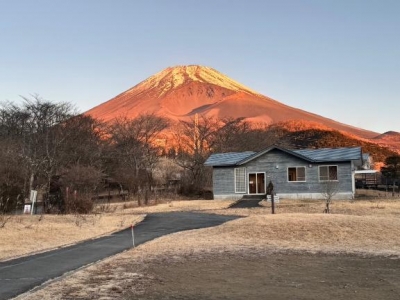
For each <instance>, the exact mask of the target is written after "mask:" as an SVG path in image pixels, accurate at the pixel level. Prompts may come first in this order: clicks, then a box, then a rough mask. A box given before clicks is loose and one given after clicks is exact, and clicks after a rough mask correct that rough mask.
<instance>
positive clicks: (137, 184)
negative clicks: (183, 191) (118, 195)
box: [109, 114, 169, 203]
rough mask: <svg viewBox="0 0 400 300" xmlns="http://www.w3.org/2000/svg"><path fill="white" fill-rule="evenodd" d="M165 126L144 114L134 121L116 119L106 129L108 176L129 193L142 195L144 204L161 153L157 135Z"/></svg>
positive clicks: (154, 116)
mask: <svg viewBox="0 0 400 300" xmlns="http://www.w3.org/2000/svg"><path fill="white" fill-rule="evenodd" d="M168 125H169V123H168V121H167V120H166V119H165V118H162V117H159V116H156V115H154V114H145V115H140V116H139V117H137V118H135V119H128V118H126V117H120V118H117V119H116V120H115V121H114V123H113V124H112V125H111V126H110V128H109V137H110V154H109V157H110V158H111V159H110V160H111V166H110V168H111V169H110V172H111V173H112V174H113V176H114V178H116V179H119V180H120V181H122V182H123V183H124V184H125V186H127V187H128V188H129V189H130V191H131V192H133V193H137V192H139V190H140V191H142V192H143V193H144V198H145V203H147V201H148V196H149V192H150V190H151V186H152V181H153V180H152V171H153V169H154V166H155V164H156V163H157V161H158V159H159V156H160V152H161V146H160V140H161V139H162V137H161V134H162V132H163V131H164V130H165V129H166V128H167V127H168Z"/></svg>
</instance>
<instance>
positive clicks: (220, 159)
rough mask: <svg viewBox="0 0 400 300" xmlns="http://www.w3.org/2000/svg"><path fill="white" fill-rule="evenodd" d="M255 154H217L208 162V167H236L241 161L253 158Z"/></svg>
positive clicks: (251, 152)
mask: <svg viewBox="0 0 400 300" xmlns="http://www.w3.org/2000/svg"><path fill="white" fill-rule="evenodd" d="M254 153H255V152H253V151H246V152H228V153H215V154H211V156H210V157H209V158H208V159H207V160H206V162H205V163H204V165H206V166H232V165H236V164H237V163H238V162H239V161H241V160H243V159H245V158H247V157H249V156H252V155H253V154H254Z"/></svg>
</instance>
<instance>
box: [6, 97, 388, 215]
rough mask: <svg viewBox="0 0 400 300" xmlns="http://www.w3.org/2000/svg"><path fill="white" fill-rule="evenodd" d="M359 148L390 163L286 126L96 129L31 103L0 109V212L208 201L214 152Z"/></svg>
mask: <svg viewBox="0 0 400 300" xmlns="http://www.w3.org/2000/svg"><path fill="white" fill-rule="evenodd" d="M273 144H275V145H280V146H283V147H286V148H321V147H347V146H360V145H361V146H362V147H363V151H364V152H369V153H370V154H371V155H372V156H373V157H374V158H375V159H377V160H380V161H383V160H384V159H385V158H386V157H389V156H394V155H395V153H393V152H391V151H390V150H388V149H386V148H383V147H379V146H377V145H375V144H373V143H368V142H364V141H358V140H355V139H351V138H349V137H347V136H345V135H343V134H342V133H340V132H337V131H330V130H322V129H305V130H301V131H293V130H289V129H288V128H285V124H274V125H271V126H267V125H265V124H259V126H254V124H253V125H251V124H249V123H248V122H246V121H245V120H244V119H242V118H238V119H234V118H225V119H215V118H208V117H206V116H197V115H195V116H194V117H193V118H192V119H190V120H188V121H180V122H178V123H171V121H169V120H167V119H166V118H163V117H160V116H156V115H154V114H144V115H140V116H139V117H137V118H135V119H128V118H126V117H123V116H122V117H119V118H116V119H115V120H113V121H112V122H108V123H105V122H101V121H100V120H96V119H93V118H92V117H90V116H89V115H84V114H79V113H78V112H77V111H76V110H75V109H74V107H73V106H72V105H71V104H70V103H53V102H50V101H47V100H44V99H42V98H40V97H39V96H37V95H35V96H32V97H31V98H23V102H22V104H20V105H17V104H14V103H10V102H8V103H4V104H2V106H1V107H0V212H2V213H7V212H10V211H14V210H16V209H18V210H21V209H22V207H23V205H24V203H26V202H27V200H26V199H28V198H29V195H30V192H31V191H32V190H36V191H38V199H39V200H40V201H42V203H43V205H42V209H43V211H44V212H48V213H68V212H79V213H86V212H88V211H90V210H91V209H92V207H93V201H94V199H95V198H97V196H99V195H104V194H107V192H108V193H109V196H110V197H111V194H110V191H111V190H113V191H115V190H117V191H119V195H120V196H121V199H127V198H129V197H136V198H137V199H139V200H138V203H139V204H140V205H146V204H148V203H149V201H150V200H151V199H152V198H154V197H155V196H154V195H155V194H157V193H158V194H160V193H164V192H165V193H175V194H183V195H192V196H196V197H208V198H210V191H211V186H212V182H211V178H212V176H211V175H212V171H211V169H210V168H206V167H204V162H205V160H206V159H207V158H208V156H209V155H210V154H212V153H216V152H240V151H249V150H250V151H259V150H262V149H264V148H266V147H268V146H271V145H273Z"/></svg>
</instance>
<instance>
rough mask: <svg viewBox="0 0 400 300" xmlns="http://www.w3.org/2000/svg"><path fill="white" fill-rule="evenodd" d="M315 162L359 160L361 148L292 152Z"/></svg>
mask: <svg viewBox="0 0 400 300" xmlns="http://www.w3.org/2000/svg"><path fill="white" fill-rule="evenodd" d="M292 151H293V152H295V153H298V154H301V155H303V156H306V157H308V158H310V159H312V160H315V161H317V162H324V161H326V162H328V161H348V160H361V159H362V157H361V148H360V147H353V148H322V149H302V150H292Z"/></svg>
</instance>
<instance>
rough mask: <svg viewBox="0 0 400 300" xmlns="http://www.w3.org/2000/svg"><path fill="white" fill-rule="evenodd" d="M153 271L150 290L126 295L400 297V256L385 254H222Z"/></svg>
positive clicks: (276, 298) (152, 268) (354, 299)
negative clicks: (371, 255) (385, 256)
mask: <svg viewBox="0 0 400 300" xmlns="http://www.w3.org/2000/svg"><path fill="white" fill-rule="evenodd" d="M147 274H148V276H149V278H153V279H152V280H151V281H150V282H149V283H148V284H147V286H146V288H145V291H146V292H145V294H142V295H134V298H129V297H127V298H126V299H247V300H250V299H274V300H280V299H297V300H300V299H318V300H320V299H328V300H329V299H332V300H333V299H335V300H337V299H352V300H357V299H360V300H361V299H362V300H366V299H385V300H391V299H393V300H398V299H400V260H399V259H390V258H384V257H368V258H366V257H359V256H349V255H327V254H319V255H311V254H304V253H303V254H301V253H289V254H287V253H286V254H282V253H274V254H270V255H265V256H264V255H263V256H260V255H256V256H254V255H253V256H252V255H250V256H247V255H245V256H243V254H242V255H239V254H236V255H232V254H231V255H229V254H225V255H222V254H217V255H213V256H209V257H202V258H190V257H189V258H186V259H185V260H182V261H179V262H175V263H173V264H152V265H151V266H149V268H148V269H147ZM132 296H133V295H132Z"/></svg>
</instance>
